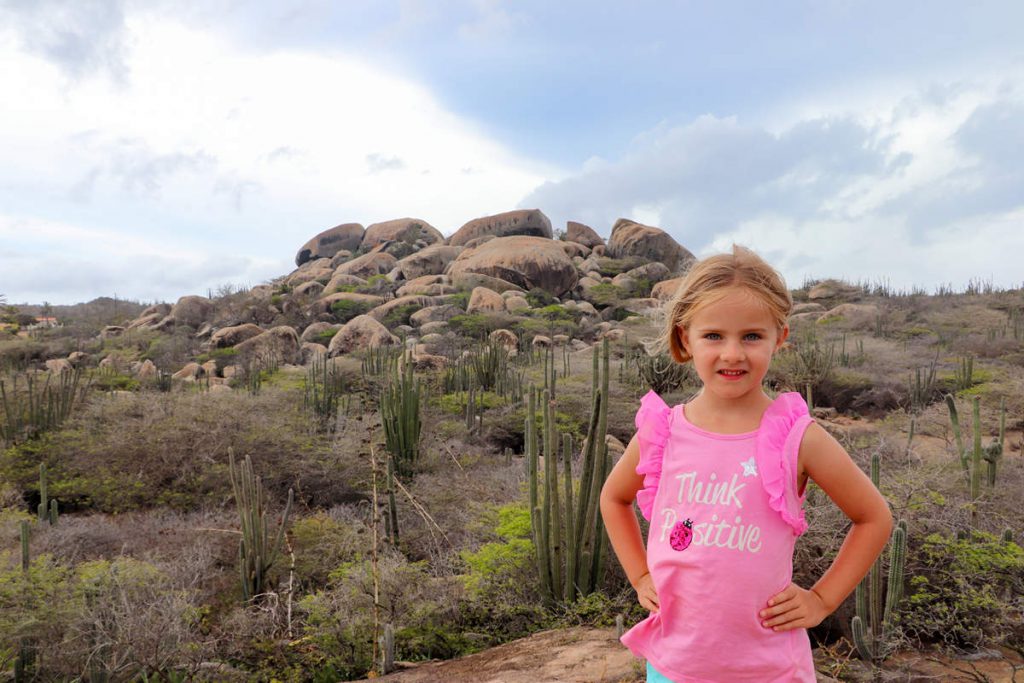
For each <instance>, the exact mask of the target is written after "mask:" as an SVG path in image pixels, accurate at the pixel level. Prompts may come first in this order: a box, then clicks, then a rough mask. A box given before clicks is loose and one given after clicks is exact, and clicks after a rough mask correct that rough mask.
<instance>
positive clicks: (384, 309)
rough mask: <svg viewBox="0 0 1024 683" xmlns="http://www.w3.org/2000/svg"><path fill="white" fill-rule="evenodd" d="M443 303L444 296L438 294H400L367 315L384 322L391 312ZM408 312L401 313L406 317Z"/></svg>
mask: <svg viewBox="0 0 1024 683" xmlns="http://www.w3.org/2000/svg"><path fill="white" fill-rule="evenodd" d="M443 303H444V297H440V296H419V295H417V294H412V295H409V296H400V297H398V298H397V299H392V300H391V301H388V302H385V303H383V304H381V305H380V306H377V307H376V308H374V309H373V310H372V311H370V313H369V315H370V317H371V318H373V319H374V320H379V321H380V322H384V321H385V320H387V318H388V317H389V316H390V315H391V314H393V313H394V314H395V315H398V314H400V313H401V312H402V311H403V310H405V311H408V310H410V309H412V308H415V309H416V310H420V309H422V308H424V307H425V306H437V305H439V304H443ZM409 315H410V314H408V313H406V314H403V315H402V317H404V318H407V317H408V316H409Z"/></svg>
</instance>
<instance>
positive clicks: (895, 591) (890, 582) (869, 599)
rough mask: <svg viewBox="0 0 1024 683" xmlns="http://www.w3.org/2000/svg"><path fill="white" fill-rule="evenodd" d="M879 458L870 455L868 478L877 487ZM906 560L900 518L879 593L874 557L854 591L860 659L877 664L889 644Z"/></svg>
mask: <svg viewBox="0 0 1024 683" xmlns="http://www.w3.org/2000/svg"><path fill="white" fill-rule="evenodd" d="M880 470H881V467H880V460H879V456H878V454H877V453H876V454H875V455H873V456H872V458H871V481H872V483H874V485H875V487H876V488H877V487H878V483H879V478H880ZM906 559H907V523H906V522H905V521H904V520H900V521H899V522H897V523H896V528H895V529H893V532H892V538H891V539H890V542H889V575H888V578H887V580H886V582H885V583H886V588H885V592H884V594H883V592H882V560H881V557H879V558H877V559H876V560H875V562H874V564H872V565H871V570H870V571H869V572H868V575H867V577H865V578H864V579H863V580H862V581H861V582H860V584H858V585H857V590H856V597H855V602H856V611H857V613H856V615H855V616H854V617H853V621H852V623H851V628H852V630H853V641H854V645H855V646H856V647H857V653H858V654H859V655H860V657H861V659H863V660H864V661H869V662H872V663H873V664H875V665H878V664H880V663H881V662H882V660H884V659H885V658H886V657H887V656H888V655H889V653H890V652H891V648H892V647H893V642H892V632H893V627H894V625H895V623H896V609H897V607H898V606H899V603H900V599H901V598H902V597H903V580H904V568H905V566H906Z"/></svg>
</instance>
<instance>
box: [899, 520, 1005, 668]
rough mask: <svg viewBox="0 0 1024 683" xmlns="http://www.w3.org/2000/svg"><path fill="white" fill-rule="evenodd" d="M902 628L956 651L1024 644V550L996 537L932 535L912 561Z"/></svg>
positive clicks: (914, 636) (915, 636)
mask: <svg viewBox="0 0 1024 683" xmlns="http://www.w3.org/2000/svg"><path fill="white" fill-rule="evenodd" d="M909 559H910V562H911V563H912V564H909V563H908V564H909V566H908V568H907V569H908V574H912V575H911V577H910V579H909V582H908V583H909V586H908V589H907V594H906V597H905V598H904V602H903V609H902V611H901V613H900V621H899V623H900V625H901V626H902V628H903V630H904V632H905V633H906V634H908V635H909V636H911V637H913V638H915V639H917V640H918V641H920V642H924V643H939V644H942V645H944V646H946V647H948V648H951V649H953V650H974V649H977V648H978V647H981V646H982V645H992V644H999V643H1003V642H1007V641H1009V642H1011V643H1013V644H1016V645H1017V646H1020V644H1021V642H1022V640H1024V629H1022V627H1021V610H1022V608H1024V604H1022V601H1021V595H1024V549H1021V547H1020V546H1018V545H1017V544H1016V543H1005V542H1003V541H1002V540H1001V539H999V538H997V537H996V536H993V535H992V534H988V533H984V532H980V531H975V532H974V533H973V535H972V537H971V538H969V539H957V538H950V537H947V536H943V535H941V534H930V535H929V536H927V537H926V538H925V539H924V543H923V544H922V546H921V548H920V552H919V553H916V554H914V555H912V556H910V558H909Z"/></svg>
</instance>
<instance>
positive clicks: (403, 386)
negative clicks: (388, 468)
mask: <svg viewBox="0 0 1024 683" xmlns="http://www.w3.org/2000/svg"><path fill="white" fill-rule="evenodd" d="M380 419H381V424H382V425H383V427H384V441H385V444H386V446H387V450H388V453H390V454H391V457H392V458H394V459H395V474H397V475H398V476H399V477H411V476H412V475H413V471H414V466H415V464H416V461H417V460H418V459H419V454H420V431H421V430H422V427H423V425H422V423H421V422H420V382H419V380H418V379H416V378H415V377H414V376H413V372H412V359H411V356H409V357H407V358H406V362H405V363H404V367H403V368H402V369H400V370H399V369H397V368H396V369H395V371H394V373H393V375H392V378H391V381H390V382H389V383H388V384H387V385H386V386H385V387H384V388H383V389H382V390H381V394H380Z"/></svg>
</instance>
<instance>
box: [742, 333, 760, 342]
mask: <svg viewBox="0 0 1024 683" xmlns="http://www.w3.org/2000/svg"><path fill="white" fill-rule="evenodd" d="M745 338H746V339H750V340H754V341H756V340H758V339H760V338H761V335H759V334H758V333H757V332H751V333H750V334H748V335H747V336H746V337H745Z"/></svg>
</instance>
